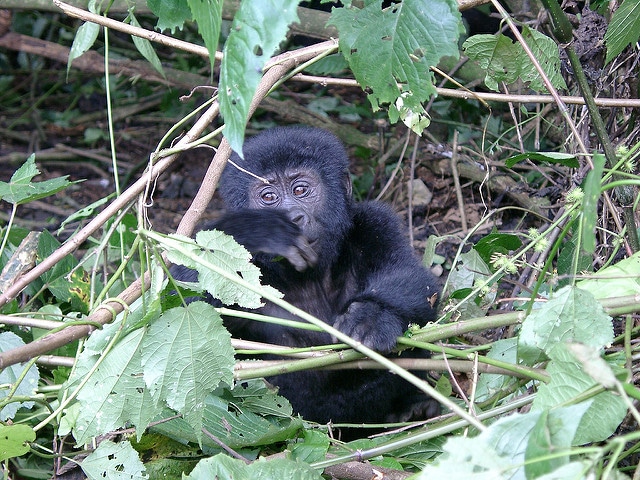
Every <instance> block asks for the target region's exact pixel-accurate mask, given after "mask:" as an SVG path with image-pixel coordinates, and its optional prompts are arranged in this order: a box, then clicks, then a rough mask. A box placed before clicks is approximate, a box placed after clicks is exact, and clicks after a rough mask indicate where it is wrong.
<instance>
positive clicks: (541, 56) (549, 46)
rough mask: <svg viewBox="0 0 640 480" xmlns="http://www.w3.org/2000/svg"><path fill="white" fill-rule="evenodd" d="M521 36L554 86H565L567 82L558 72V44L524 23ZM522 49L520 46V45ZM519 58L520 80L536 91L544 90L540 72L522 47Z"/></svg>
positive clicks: (545, 88)
mask: <svg viewBox="0 0 640 480" xmlns="http://www.w3.org/2000/svg"><path fill="white" fill-rule="evenodd" d="M522 36H523V37H524V40H525V42H526V43H527V45H528V46H529V48H530V49H531V51H532V53H533V56H534V58H535V59H536V60H538V63H539V64H540V66H541V67H542V70H543V71H544V73H545V74H546V75H547V77H548V78H549V80H550V81H551V84H552V85H553V86H554V87H555V88H564V89H566V88H567V84H566V83H565V81H564V78H563V77H562V75H561V73H560V52H559V50H558V45H557V44H556V42H555V41H553V40H552V39H551V38H549V37H547V36H546V35H545V34H544V33H540V32H539V31H537V30H534V29H532V28H530V27H528V26H526V25H524V26H523V27H522ZM518 46H519V47H520V44H518ZM520 48H521V49H522V47H520ZM521 51H522V53H521V60H520V65H521V69H520V77H521V78H522V81H523V82H525V83H527V84H528V85H529V87H530V88H532V89H533V90H536V91H546V90H547V87H545V85H544V83H543V82H542V77H540V73H539V72H538V70H536V68H535V67H534V66H533V63H532V62H531V59H530V58H529V56H528V55H527V54H526V53H525V51H524V49H522V50H521Z"/></svg>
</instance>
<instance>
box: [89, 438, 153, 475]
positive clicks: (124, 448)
mask: <svg viewBox="0 0 640 480" xmlns="http://www.w3.org/2000/svg"><path fill="white" fill-rule="evenodd" d="M80 467H82V470H83V471H84V473H85V474H86V475H87V477H88V478H89V480H104V479H109V480H139V479H146V478H149V477H148V475H147V474H146V473H145V468H144V465H143V463H142V461H141V460H140V457H139V456H138V452H136V451H135V450H134V448H133V447H132V446H131V443H129V442H127V441H126V440H125V441H120V442H118V443H114V442H112V441H111V440H103V441H101V442H100V445H98V448H96V449H95V450H94V451H93V452H92V453H91V454H89V456H87V458H85V459H84V460H83V461H82V462H81V463H80Z"/></svg>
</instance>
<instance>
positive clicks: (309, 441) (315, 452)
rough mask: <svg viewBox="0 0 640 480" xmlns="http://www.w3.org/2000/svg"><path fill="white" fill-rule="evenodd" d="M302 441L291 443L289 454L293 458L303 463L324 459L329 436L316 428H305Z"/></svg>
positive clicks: (327, 448)
mask: <svg viewBox="0 0 640 480" xmlns="http://www.w3.org/2000/svg"><path fill="white" fill-rule="evenodd" d="M303 439H304V440H303V441H302V442H298V443H295V444H293V446H292V447H291V456H292V458H293V459H294V460H298V461H301V462H305V463H313V462H319V461H320V460H324V459H325V457H326V455H327V451H328V450H329V436H328V435H327V434H326V433H324V432H318V431H316V430H305V431H304V435H303Z"/></svg>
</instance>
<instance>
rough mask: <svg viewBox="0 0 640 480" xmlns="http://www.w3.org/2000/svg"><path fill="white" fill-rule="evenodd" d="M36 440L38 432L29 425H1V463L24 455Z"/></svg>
mask: <svg viewBox="0 0 640 480" xmlns="http://www.w3.org/2000/svg"><path fill="white" fill-rule="evenodd" d="M35 439H36V432H34V431H33V429H32V428H31V427H30V426H29V425H23V424H15V425H0V462H4V461H5V460H7V459H9V458H13V457H20V456H22V455H24V454H25V453H27V452H28V451H29V450H31V446H30V445H29V443H30V442H33V441H35Z"/></svg>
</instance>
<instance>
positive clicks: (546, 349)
mask: <svg viewBox="0 0 640 480" xmlns="http://www.w3.org/2000/svg"><path fill="white" fill-rule="evenodd" d="M612 341H613V325H612V323H611V317H609V316H608V315H607V314H606V313H605V312H604V309H603V308H602V305H600V304H599V303H598V302H597V301H596V299H595V298H594V297H593V295H591V294H590V293H589V292H587V291H585V290H581V289H579V288H575V287H572V286H567V287H564V288H562V289H560V290H558V292H556V293H555V295H554V296H553V298H552V299H551V300H549V301H548V302H546V303H544V304H543V305H542V306H541V307H540V308H538V309H536V310H534V311H533V312H532V313H531V314H530V315H529V316H528V317H527V318H526V319H525V320H524V322H523V323H522V329H521V330H520V337H519V340H518V356H519V357H520V358H521V359H522V360H524V362H525V363H527V364H528V365H533V364H534V363H537V362H539V361H541V360H544V359H546V358H548V357H549V355H550V353H551V351H552V350H553V349H554V348H555V347H556V346H557V345H558V344H559V343H567V342H581V343H584V344H585V345H590V346H592V347H595V348H604V346H605V345H608V344H610V343H611V342H612Z"/></svg>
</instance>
